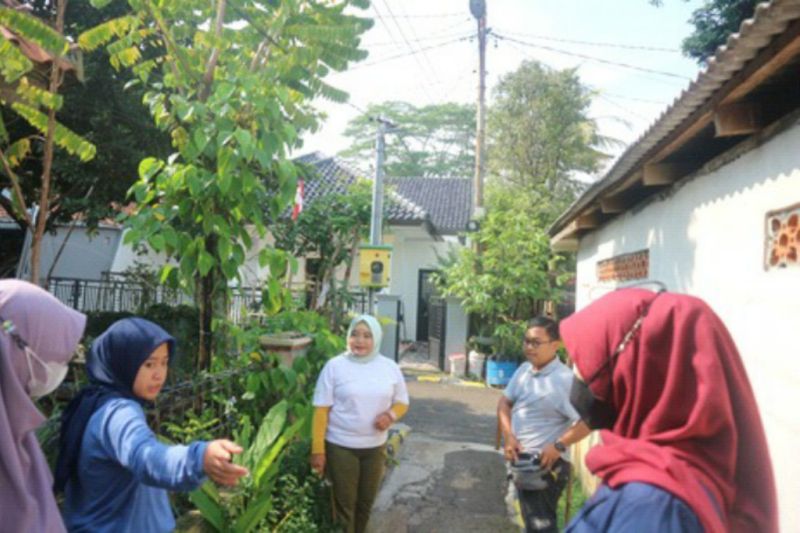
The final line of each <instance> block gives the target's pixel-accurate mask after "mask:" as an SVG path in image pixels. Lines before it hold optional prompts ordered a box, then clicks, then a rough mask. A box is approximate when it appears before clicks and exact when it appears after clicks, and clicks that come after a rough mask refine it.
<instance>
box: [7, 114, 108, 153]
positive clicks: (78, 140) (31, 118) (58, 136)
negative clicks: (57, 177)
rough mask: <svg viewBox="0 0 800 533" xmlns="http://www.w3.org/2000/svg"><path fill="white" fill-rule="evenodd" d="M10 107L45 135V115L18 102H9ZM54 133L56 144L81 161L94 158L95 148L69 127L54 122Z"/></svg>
mask: <svg viewBox="0 0 800 533" xmlns="http://www.w3.org/2000/svg"><path fill="white" fill-rule="evenodd" d="M11 108H12V109H13V110H14V111H16V112H17V114H18V115H20V116H21V117H22V118H24V119H25V120H26V121H28V123H29V124H30V125H31V126H33V127H34V128H36V129H38V130H39V131H40V132H42V133H43V134H45V135H47V115H45V114H44V113H42V112H40V111H38V110H36V109H34V108H32V107H30V106H28V105H25V104H22V103H20V102H14V103H13V104H11ZM54 133H55V134H54V135H53V138H54V140H55V142H56V144H57V145H58V146H60V147H61V148H63V149H64V150H66V151H67V152H68V153H70V154H71V155H75V156H78V158H80V160H81V161H83V162H86V161H91V160H92V159H94V156H95V153H96V152H97V148H95V146H94V145H93V144H92V143H90V142H89V141H87V140H86V139H84V138H83V137H81V136H80V135H78V134H76V133H74V132H73V131H71V130H70V129H68V128H66V127H65V126H62V125H61V124H59V123H58V122H56V127H55V132H54Z"/></svg>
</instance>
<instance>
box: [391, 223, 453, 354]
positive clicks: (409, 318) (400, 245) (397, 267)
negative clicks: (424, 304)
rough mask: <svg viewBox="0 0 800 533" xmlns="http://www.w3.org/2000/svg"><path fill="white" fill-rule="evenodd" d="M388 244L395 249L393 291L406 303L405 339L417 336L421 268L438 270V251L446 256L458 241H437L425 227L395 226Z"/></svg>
mask: <svg viewBox="0 0 800 533" xmlns="http://www.w3.org/2000/svg"><path fill="white" fill-rule="evenodd" d="M384 243H385V244H390V245H392V246H393V247H394V249H393V250H392V271H391V279H390V281H389V293H390V294H397V295H399V296H400V298H401V300H402V302H403V309H404V311H405V331H403V330H402V329H401V331H400V334H401V336H402V337H403V339H412V340H415V339H416V338H417V298H418V294H419V271H420V270H425V269H432V270H435V269H437V268H438V266H439V260H438V259H437V256H436V254H437V253H438V254H439V255H440V256H442V257H445V256H446V255H447V251H448V250H449V249H450V248H452V247H457V246H459V245H458V244H457V243H454V242H448V241H434V240H433V238H432V237H431V236H430V235H429V234H428V232H427V231H426V230H425V229H423V228H422V227H419V226H417V227H407V226H392V228H391V232H390V233H389V234H387V235H386V236H385V237H384Z"/></svg>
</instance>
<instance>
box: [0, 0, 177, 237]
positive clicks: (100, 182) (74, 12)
mask: <svg viewBox="0 0 800 533" xmlns="http://www.w3.org/2000/svg"><path fill="white" fill-rule="evenodd" d="M27 4H28V5H29V6H30V7H31V9H32V13H33V14H35V15H37V16H40V17H43V18H46V17H47V16H48V15H47V13H48V12H47V6H46V5H43V4H42V3H41V2H28V3H27ZM128 11H129V8H128V3H127V0H113V1H112V2H111V3H110V4H109V5H108V6H107V7H106V8H105V9H104V10H102V11H100V10H97V9H94V8H93V7H92V6H91V5H90V4H89V3H88V2H83V1H82V2H74V1H73V2H70V3H68V4H67V7H66V13H65V24H64V33H65V34H66V35H67V36H68V37H69V38H70V39H71V40H72V41H77V39H78V36H79V35H80V34H81V33H82V32H84V31H87V30H89V29H90V28H93V27H94V26H96V25H98V24H100V23H101V22H104V21H106V20H108V19H109V18H111V17H118V16H121V15H123V14H125V13H127V12H128ZM81 64H82V71H83V81H78V80H77V79H75V76H68V77H67V78H66V79H65V80H64V84H63V86H62V88H61V91H60V94H61V95H62V96H63V106H62V107H61V109H59V112H58V119H59V122H60V123H61V124H63V125H64V126H66V127H68V128H69V129H71V130H72V131H74V132H76V133H78V134H79V135H81V136H83V137H84V138H85V139H86V140H88V141H90V142H91V143H93V144H94V145H95V147H96V148H97V154H96V156H95V158H94V159H92V160H91V161H88V162H81V161H78V160H76V159H75V158H74V157H70V156H69V154H67V153H65V152H64V151H62V150H57V151H56V152H55V153H54V158H53V170H52V173H53V175H54V176H56V179H54V180H53V182H52V184H51V191H52V193H53V201H52V202H51V204H50V209H49V212H50V213H49V217H48V222H47V225H48V228H50V227H51V226H52V224H53V223H55V222H65V221H69V220H71V219H72V216H73V215H74V214H75V213H81V220H82V221H83V222H85V223H87V224H88V225H89V226H90V227H93V226H94V225H95V224H96V223H97V221H98V220H99V219H101V218H103V217H107V216H109V215H111V214H112V205H113V204H115V203H116V204H119V203H122V202H124V201H125V198H126V195H127V191H128V189H129V188H130V186H131V185H132V184H133V182H134V181H135V180H136V177H137V167H138V165H139V161H141V160H142V159H143V158H144V157H145V156H147V155H148V154H150V155H158V156H159V157H166V156H167V155H169V150H170V138H169V135H168V134H166V133H164V132H162V131H160V130H159V129H158V128H156V126H155V125H154V124H153V121H152V120H151V119H150V117H149V115H148V113H147V108H146V107H145V106H144V105H143V104H142V95H143V93H144V91H143V89H142V87H141V86H133V87H127V88H126V87H125V84H126V83H127V81H128V80H127V79H126V77H125V76H122V75H120V73H119V72H117V71H116V70H115V69H114V68H113V67H112V65H111V64H110V62H109V56H108V53H107V52H106V51H105V50H103V49H101V50H96V51H94V52H93V53H91V54H85V55H84V56H83V59H82V62H81ZM7 129H8V132H9V136H10V137H11V138H13V139H18V138H22V137H24V136H26V135H31V134H34V133H35V131H34V130H33V129H32V128H31V127H30V126H29V125H28V124H27V123H25V122H24V121H21V120H13V121H9V122H8V123H7ZM15 170H16V173H17V175H18V176H20V182H21V183H20V186H21V189H22V193H23V197H24V198H25V201H26V203H27V204H28V205H33V204H35V203H36V202H37V201H38V194H39V190H38V187H37V181H38V180H36V179H35V177H37V176H40V175H41V173H42V161H41V159H40V158H37V157H28V158H27V159H25V160H23V161H22V162H21V163H20V165H19V166H18V167H16V169H15ZM4 200H5V199H4V198H3V197H0V204H2V205H4V207H6V209H7V210H11V209H12V208H11V206H10V201H8V200H6V201H5V202H4ZM18 223H19V224H20V226H21V227H22V228H23V229H26V228H27V226H26V223H25V220H24V218H20V217H18Z"/></svg>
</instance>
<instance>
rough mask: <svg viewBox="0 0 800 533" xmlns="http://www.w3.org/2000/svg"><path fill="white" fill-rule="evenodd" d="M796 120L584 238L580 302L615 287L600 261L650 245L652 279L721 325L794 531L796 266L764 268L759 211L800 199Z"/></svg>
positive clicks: (799, 472)
mask: <svg viewBox="0 0 800 533" xmlns="http://www.w3.org/2000/svg"><path fill="white" fill-rule="evenodd" d="M798 147H800V125H797V124H795V125H794V126H793V127H791V128H789V129H788V130H786V131H784V132H782V133H781V134H779V135H777V136H776V137H774V138H772V139H771V140H770V141H769V142H767V143H766V144H764V145H762V146H761V147H759V148H756V149H754V150H752V151H749V152H747V153H745V154H743V155H742V156H741V157H739V158H738V159H735V160H734V161H732V162H730V163H728V164H726V165H724V166H722V167H720V168H719V169H717V170H715V171H712V172H711V173H710V174H707V175H704V176H699V177H697V178H696V179H693V180H691V181H688V182H687V183H685V184H684V185H683V186H682V187H680V188H678V189H677V190H675V191H674V193H673V194H671V195H668V196H666V197H662V198H660V199H658V200H656V201H653V202H651V203H649V204H648V205H646V206H645V207H644V208H641V209H635V210H633V211H630V212H627V213H625V214H623V215H621V216H619V217H617V218H616V219H615V220H614V221H612V222H611V223H609V224H607V225H606V226H603V227H602V228H600V229H599V230H597V231H594V232H593V233H591V234H589V235H587V236H585V237H584V238H583V239H582V240H581V243H580V249H579V252H578V280H577V306H578V308H579V309H580V308H581V307H583V306H585V305H586V304H587V303H589V302H590V301H592V300H594V299H596V298H598V297H599V296H601V295H602V294H604V293H605V292H607V290H609V289H610V288H613V287H614V285H613V284H609V283H605V284H602V283H599V282H598V281H597V274H596V263H597V261H600V260H603V259H608V258H610V257H613V256H616V255H619V254H623V253H628V252H633V251H637V250H641V249H649V250H650V278H651V279H656V280H660V281H662V282H664V283H666V284H667V287H668V288H669V289H670V290H672V291H677V292H683V293H688V294H693V295H696V296H699V297H701V298H703V299H704V300H706V301H707V302H708V303H709V304H710V305H711V306H712V307H713V308H714V310H715V311H716V312H717V313H718V314H719V315H720V317H721V318H722V320H723V321H724V322H725V324H726V325H727V327H728V329H729V330H730V332H731V334H732V335H733V338H734V340H735V341H736V344H737V346H738V348H739V351H740V353H741V356H742V359H743V360H744V364H745V367H746V368H747V373H748V375H749V377H750V383H751V385H752V386H753V389H754V391H755V395H756V399H757V401H758V405H759V409H760V411H761V416H762V420H763V423H764V426H765V429H766V433H767V440H768V442H769V446H770V453H771V455H772V462H773V468H774V471H775V476H776V482H777V486H778V497H779V506H780V514H781V530H782V531H798V530H800V505H798V502H800V461H798V454H797V442H798V441H797V438H798V435H800V416H798V415H797V406H798V405H800V341H799V340H798V334H797V331H798V327H800V268H797V267H794V268H787V269H782V270H769V271H767V270H765V268H764V256H765V252H764V250H765V215H766V213H767V212H768V211H772V210H775V209H780V208H783V207H788V206H790V205H792V204H795V203H797V202H800V149H798Z"/></svg>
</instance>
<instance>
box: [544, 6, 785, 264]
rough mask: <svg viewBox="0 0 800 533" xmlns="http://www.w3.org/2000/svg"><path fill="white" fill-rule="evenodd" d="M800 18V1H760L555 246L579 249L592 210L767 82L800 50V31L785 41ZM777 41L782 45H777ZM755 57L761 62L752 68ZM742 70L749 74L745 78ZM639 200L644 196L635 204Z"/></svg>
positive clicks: (558, 226) (571, 217)
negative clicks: (721, 111) (720, 111)
mask: <svg viewBox="0 0 800 533" xmlns="http://www.w3.org/2000/svg"><path fill="white" fill-rule="evenodd" d="M798 19H800V2H798V1H797V0H772V1H771V2H764V3H760V4H758V5H757V6H756V10H755V13H754V16H753V17H752V18H751V19H748V20H745V21H744V22H742V24H741V27H740V29H739V32H738V33H734V34H732V35H731V36H730V37H729V38H728V40H727V42H726V43H725V44H724V45H722V46H720V47H719V48H718V49H717V53H716V55H715V56H714V57H713V58H711V59H710V60H709V61H708V64H707V67H706V68H705V70H704V71H702V72H701V73H700V74H698V76H697V78H696V80H695V81H693V82H692V83H691V84H690V85H689V87H688V88H687V89H685V90H684V91H683V92H682V93H681V94H680V95H679V96H678V97H677V98H676V99H675V100H674V101H673V103H672V105H671V106H670V107H669V108H667V109H666V110H665V111H664V112H663V113H662V114H661V116H660V117H659V118H658V119H657V120H656V121H655V123H654V124H653V125H652V126H651V127H650V128H649V129H648V130H647V131H646V132H645V133H644V134H643V135H641V136H640V138H639V139H638V140H637V141H636V142H634V143H633V144H632V145H631V146H630V147H629V148H628V149H627V150H626V151H625V152H624V153H623V154H622V155H621V156H620V157H619V158H618V159H617V161H616V163H615V164H614V165H613V166H612V168H611V169H610V170H609V171H608V172H607V173H606V174H605V175H604V176H603V177H602V178H601V179H600V180H599V181H597V182H595V183H594V184H592V186H590V187H589V189H588V190H587V191H586V192H585V193H584V194H583V195H581V196H580V197H579V198H578V199H577V200H576V201H575V202H574V203H573V204H572V205H571V206H570V207H569V208H568V209H567V210H566V211H565V212H564V213H562V214H561V216H560V217H559V218H558V219H557V220H556V221H555V222H554V223H553V224H552V225H551V227H550V229H549V234H550V236H551V242H552V244H553V247H554V248H556V249H562V250H574V249H575V248H576V247H577V237H578V236H580V234H581V233H582V231H583V230H584V229H587V228H592V227H596V226H597V219H598V217H596V216H592V215H596V214H597V213H603V214H605V212H603V210H602V205H601V200H602V199H603V198H602V197H603V196H605V195H607V194H609V193H611V194H616V193H618V192H619V191H620V190H622V189H624V188H625V187H628V186H630V185H631V183H633V182H634V181H637V180H638V181H639V182H642V180H643V177H642V175H643V172H644V170H645V166H646V165H648V164H656V163H659V162H663V161H664V159H666V158H667V157H669V156H670V155H671V154H673V153H674V152H675V151H676V150H677V149H678V148H680V147H681V146H682V145H683V144H685V143H686V142H688V141H689V140H690V139H691V138H692V135H697V134H698V132H699V131H700V129H701V127H703V126H707V125H708V123H709V121H710V122H711V123H713V122H714V119H715V116H714V115H715V110H717V109H719V106H721V105H722V104H729V103H735V102H737V101H738V100H741V99H742V98H743V97H744V96H746V95H747V94H748V92H749V91H752V90H753V89H754V88H755V87H756V86H757V85H758V84H760V83H763V82H764V80H765V77H766V76H769V75H772V74H774V73H775V72H776V71H777V69H778V68H779V67H781V66H783V65H785V64H787V63H788V62H789V60H790V59H792V57H791V55H794V54H800V36H794V35H791V36H790V37H792V38H791V39H786V41H787V42H785V43H781V42H779V41H780V40H781V36H782V34H784V32H787V28H788V27H789V26H790V25H792V34H794V33H795V30H797V26H798V24H795V23H796V22H797V20H798ZM775 44H778V45H780V46H779V47H775V46H771V45H775ZM787 51H788V52H790V53H791V54H790V53H787ZM757 56H758V57H757ZM754 58H758V59H759V61H758V62H756V64H755V65H754V66H753V68H752V69H750V63H752V61H751V60H753V59H754ZM756 67H757V68H756ZM742 74H746V75H747V76H746V77H742ZM655 191H656V189H654V191H653V192H655ZM639 200H641V198H637V199H636V200H635V201H634V202H633V203H634V204H635V203H636V202H638V201H639ZM632 206H633V204H631V203H630V202H627V205H622V206H615V207H614V209H613V210H610V211H608V212H612V213H619V212H622V211H624V210H627V209H629V208H630V207H632ZM584 219H585V220H584Z"/></svg>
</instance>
